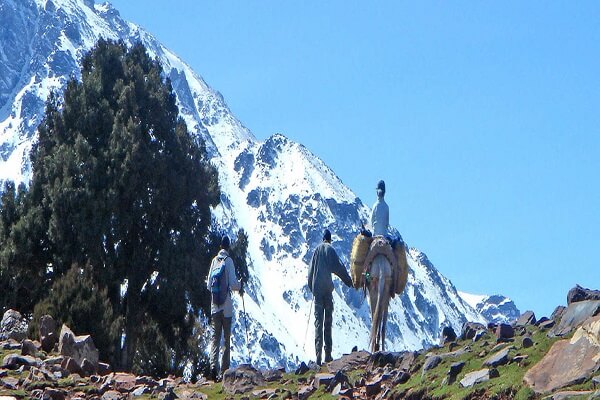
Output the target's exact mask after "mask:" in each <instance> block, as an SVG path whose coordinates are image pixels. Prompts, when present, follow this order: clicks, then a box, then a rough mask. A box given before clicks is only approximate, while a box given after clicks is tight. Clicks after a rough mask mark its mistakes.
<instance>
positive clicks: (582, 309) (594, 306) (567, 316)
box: [548, 300, 600, 337]
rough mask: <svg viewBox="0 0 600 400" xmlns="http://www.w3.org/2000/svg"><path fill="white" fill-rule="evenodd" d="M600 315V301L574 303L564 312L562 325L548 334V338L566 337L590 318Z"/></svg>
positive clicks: (561, 320)
mask: <svg viewBox="0 0 600 400" xmlns="http://www.w3.org/2000/svg"><path fill="white" fill-rule="evenodd" d="M598 313H600V300H586V301H580V302H577V303H572V304H570V305H569V307H567V309H566V310H565V311H564V313H563V315H562V318H561V319H560V323H559V324H558V325H556V326H555V327H554V328H552V329H551V330H550V332H548V336H550V337H555V336H564V335H567V334H568V333H570V332H571V331H572V330H573V329H576V328H578V327H579V326H581V325H582V324H583V323H584V322H585V321H586V320H587V319H588V318H590V317H593V316H595V315H598Z"/></svg>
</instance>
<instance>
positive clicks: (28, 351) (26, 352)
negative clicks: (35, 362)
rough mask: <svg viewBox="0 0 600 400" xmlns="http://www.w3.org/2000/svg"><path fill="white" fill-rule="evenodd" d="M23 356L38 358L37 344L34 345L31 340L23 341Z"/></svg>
mask: <svg viewBox="0 0 600 400" xmlns="http://www.w3.org/2000/svg"><path fill="white" fill-rule="evenodd" d="M21 355H22V356H32V357H36V356H37V348H36V347H35V344H33V342H32V341H31V340H29V339H25V340H23V342H22V343H21Z"/></svg>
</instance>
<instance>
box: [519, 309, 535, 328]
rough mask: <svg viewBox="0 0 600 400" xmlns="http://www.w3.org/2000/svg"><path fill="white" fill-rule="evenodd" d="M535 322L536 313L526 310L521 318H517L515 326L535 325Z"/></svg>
mask: <svg viewBox="0 0 600 400" xmlns="http://www.w3.org/2000/svg"><path fill="white" fill-rule="evenodd" d="M535 322H536V319H535V313H534V312H533V311H525V312H524V313H523V314H521V316H520V317H519V319H517V322H516V323H515V326H525V325H535Z"/></svg>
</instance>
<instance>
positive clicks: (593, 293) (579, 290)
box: [567, 285, 600, 305]
mask: <svg viewBox="0 0 600 400" xmlns="http://www.w3.org/2000/svg"><path fill="white" fill-rule="evenodd" d="M586 300H600V290H592V289H586V288H584V287H581V286H579V285H575V287H574V288H572V289H571V290H569V293H567V304H569V305H570V304H572V303H577V302H579V301H586Z"/></svg>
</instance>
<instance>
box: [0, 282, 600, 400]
mask: <svg viewBox="0 0 600 400" xmlns="http://www.w3.org/2000/svg"><path fill="white" fill-rule="evenodd" d="M575 289H577V288H575ZM580 289H582V288H580ZM589 293H591V294H594V293H596V294H597V292H593V291H590V292H589ZM574 299H575V300H573V299H571V297H569V302H570V304H569V305H568V307H558V308H557V310H556V311H555V312H554V313H553V315H552V316H551V317H549V318H545V317H544V318H541V319H539V320H537V319H536V317H535V315H534V314H533V313H532V312H526V313H524V314H523V315H521V318H519V320H518V321H516V322H515V323H514V324H512V325H507V324H501V325H498V326H496V325H489V326H483V325H481V324H476V323H467V324H465V326H463V329H462V332H460V333H459V334H458V335H457V334H456V333H455V332H454V331H453V330H452V329H444V332H443V336H442V338H441V343H442V344H441V345H440V346H439V347H436V348H433V349H428V350H423V351H419V352H402V353H389V352H378V353H375V354H370V353H368V352H365V351H354V352H352V353H349V354H347V355H344V356H343V357H341V358H340V359H337V360H334V361H332V362H330V363H327V364H325V365H323V366H320V367H319V366H317V365H314V364H311V365H306V364H302V365H301V366H300V367H299V368H298V369H297V370H296V371H283V370H269V371H258V370H256V369H254V368H253V367H252V366H251V365H241V366H238V367H237V368H235V369H230V370H228V371H227V372H226V373H225V375H224V376H223V380H222V382H212V381H206V380H202V379H201V380H200V381H199V382H197V383H195V384H191V383H186V382H184V381H183V380H182V379H181V378H177V377H168V378H163V379H156V378H153V377H147V376H135V375H132V374H128V373H122V372H119V373H114V372H111V371H110V366H108V365H107V364H103V363H101V362H99V360H98V354H97V350H96V349H95V347H94V345H93V341H92V339H91V338H90V336H75V335H74V334H73V333H72V332H71V331H70V330H69V329H68V327H66V326H64V325H63V327H62V329H61V331H60V334H59V335H56V326H54V321H53V320H52V319H51V318H50V317H46V318H45V319H44V320H43V321H41V323H40V341H31V340H28V339H27V338H26V337H25V332H26V329H25V328H24V326H25V324H26V323H25V321H24V319H23V318H22V317H21V316H20V315H19V314H18V313H17V312H15V311H12V310H9V311H7V313H5V315H4V318H3V320H2V325H1V327H0V340H2V341H1V342H0V353H1V354H0V356H1V359H2V365H1V366H0V386H1V388H0V399H2V400H4V399H6V400H8V399H10V398H14V399H22V398H36V399H52V400H63V399H76V398H82V399H83V398H86V399H87V398H94V399H102V400H118V399H125V398H128V399H130V398H139V399H144V398H158V399H177V398H179V399H213V398H214V399H229V398H232V399H255V398H256V399H308V398H311V399H313V398H314V399H319V398H320V399H327V398H342V399H344V398H345V399H352V398H361V399H542V398H549V399H567V398H580V399H600V300H598V299H597V298H594V297H590V296H582V295H581V293H578V295H577V296H575V297H574Z"/></svg>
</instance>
